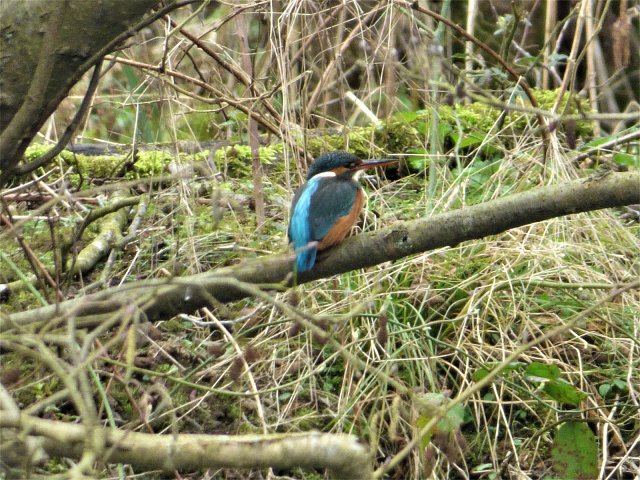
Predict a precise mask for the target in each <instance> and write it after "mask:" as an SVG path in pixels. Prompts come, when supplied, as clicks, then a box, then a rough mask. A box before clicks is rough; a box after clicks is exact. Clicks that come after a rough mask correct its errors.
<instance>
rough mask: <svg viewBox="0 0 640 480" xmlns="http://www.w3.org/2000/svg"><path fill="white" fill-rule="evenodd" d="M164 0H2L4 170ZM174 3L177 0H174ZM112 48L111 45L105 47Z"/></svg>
mask: <svg viewBox="0 0 640 480" xmlns="http://www.w3.org/2000/svg"><path fill="white" fill-rule="evenodd" d="M158 3H160V2H159V0H136V1H131V0H91V1H86V0H66V1H62V0H60V1H58V0H57V1H50V0H30V1H28V2H26V1H24V0H3V1H2V2H0V52H1V53H0V175H2V176H3V177H5V178H6V177H7V176H8V172H10V171H11V170H13V169H14V168H15V166H16V164H17V163H18V161H19V160H20V158H21V156H22V154H23V153H24V151H25V149H26V148H27V146H28V145H29V143H30V142H31V140H32V138H33V137H34V136H35V135H36V133H37V132H38V130H39V129H40V128H41V127H42V125H43V124H44V122H45V121H46V120H47V118H48V117H49V116H50V115H51V114H52V113H53V112H54V111H55V109H56V108H57V106H58V104H59V103H60V102H61V101H62V100H63V99H64V98H65V97H66V95H67V94H68V92H69V90H70V89H71V87H72V86H73V85H74V84H75V83H77V82H78V80H80V78H81V77H82V75H83V74H84V73H85V72H86V71H87V70H89V69H90V68H91V67H92V66H93V65H94V64H95V63H96V62H97V61H98V60H99V59H100V58H101V56H102V55H104V54H106V53H109V51H111V50H113V48H114V47H115V46H116V45H115V43H114V42H121V41H122V40H123V39H124V38H126V37H127V36H130V35H133V34H134V33H135V26H136V25H137V24H139V23H140V22H141V20H142V19H143V17H144V15H145V14H146V13H147V12H148V11H149V10H150V9H151V8H153V7H154V6H156V5H157V4H158ZM169 3H172V2H169ZM105 50H106V51H105Z"/></svg>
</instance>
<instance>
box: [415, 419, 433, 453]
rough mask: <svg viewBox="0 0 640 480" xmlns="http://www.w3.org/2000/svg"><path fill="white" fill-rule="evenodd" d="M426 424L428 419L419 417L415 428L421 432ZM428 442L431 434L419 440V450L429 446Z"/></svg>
mask: <svg viewBox="0 0 640 480" xmlns="http://www.w3.org/2000/svg"><path fill="white" fill-rule="evenodd" d="M427 423H429V417H428V416H426V415H420V416H419V417H418V418H417V420H416V427H418V430H422V428H424V426H425V425H426V424H427ZM430 441H431V433H427V434H426V435H424V436H423V437H422V438H421V439H420V448H421V449H423V450H424V449H425V448H427V445H429V442H430Z"/></svg>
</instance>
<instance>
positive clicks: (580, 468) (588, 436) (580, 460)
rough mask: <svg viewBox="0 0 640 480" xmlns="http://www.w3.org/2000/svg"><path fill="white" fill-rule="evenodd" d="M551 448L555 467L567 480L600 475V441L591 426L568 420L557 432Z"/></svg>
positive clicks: (561, 476) (560, 475)
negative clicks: (598, 441)
mask: <svg viewBox="0 0 640 480" xmlns="http://www.w3.org/2000/svg"><path fill="white" fill-rule="evenodd" d="M553 443H554V446H553V449H552V450H551V457H552V459H553V469H554V470H555V471H556V473H557V474H558V475H559V477H560V478H563V479H565V480H578V479H589V478H597V477H598V443H597V440H596V437H595V435H594V434H593V432H592V431H591V429H590V428H589V426H588V425H587V424H585V423H582V422H566V423H564V424H563V425H562V426H561V427H560V428H559V429H558V432H557V433H556V437H555V439H554V442H553Z"/></svg>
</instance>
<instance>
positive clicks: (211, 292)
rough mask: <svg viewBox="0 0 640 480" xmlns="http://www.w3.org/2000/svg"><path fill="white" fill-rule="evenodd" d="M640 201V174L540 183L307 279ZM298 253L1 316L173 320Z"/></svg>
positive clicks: (272, 272)
mask: <svg viewBox="0 0 640 480" xmlns="http://www.w3.org/2000/svg"><path fill="white" fill-rule="evenodd" d="M634 203H640V173H609V174H607V175H604V176H602V177H600V178H595V179H591V178H590V179H582V180H577V181H574V182H570V183H566V184H562V185H552V186H546V187H540V188H536V189H534V190H530V191H527V192H523V193H518V194H514V195H510V196H507V197H505V198H500V199H498V200H493V201H490V202H485V203H482V204H479V205H474V206H471V207H467V208H463V209H459V210H454V211H451V212H447V213H441V214H439V215H435V216H433V217H431V218H426V219H417V220H412V221H408V222H399V223H397V224H395V225H393V226H391V227H389V228H385V229H381V230H378V231H375V232H369V233H365V234H362V235H358V236H356V237H352V238H349V239H347V240H346V241H345V242H343V243H342V244H341V245H339V246H338V247H336V248H334V249H331V250H330V251H328V252H327V253H326V254H325V255H323V256H322V257H321V258H319V261H318V263H317V264H316V267H315V268H314V269H313V270H312V271H310V272H304V273H303V274H300V275H298V278H297V279H296V280H297V283H306V282H310V281H312V280H316V279H319V278H325V277H329V276H331V275H336V274H339V273H344V272H347V271H350V270H355V269H358V268H365V267H370V266H373V265H377V264H379V263H382V262H386V261H390V260H397V259H400V258H403V257H406V256H409V255H413V254H416V253H421V252H425V251H428V250H432V249H435V248H440V247H444V246H453V245H457V244H459V243H461V242H464V241H466V240H471V239H475V238H483V237H486V236H488V235H495V234H497V233H500V232H503V231H505V230H508V229H510V228H515V227H518V226H522V225H528V224H531V223H534V222H539V221H542V220H547V219H550V218H554V217H558V216H562V215H569V214H573V213H578V212H588V211H591V210H598V209H602V208H610V207H616V206H624V205H630V204H634ZM293 262H294V255H292V254H287V255H276V256H270V257H266V258H260V259H257V260H255V261H250V262H245V263H242V264H239V265H235V266H232V267H227V268H221V269H218V270H214V271H213V272H208V273H203V274H198V275H193V276H190V277H185V278H181V279H168V280H148V281H145V282H137V283H132V284H129V285H123V286H121V287H118V288H113V289H109V290H105V291H103V292H100V293H96V294H94V295H90V296H87V297H82V298H77V299H73V300H69V301H66V302H62V303H60V304H58V305H51V306H47V307H42V308H38V309H35V310H29V311H25V312H19V313H15V314H13V315H9V316H8V317H5V318H3V319H0V332H2V331H6V330H9V329H11V328H14V327H16V326H24V325H29V324H32V323H35V322H41V321H47V320H49V319H52V318H54V317H56V316H58V315H60V314H62V315H66V314H71V313H73V314H74V315H76V316H77V317H83V316H86V317H87V318H86V320H89V321H92V322H96V321H100V316H99V314H101V313H110V312H113V311H114V310H116V309H118V308H120V306H121V305H127V304H131V303H132V302H133V303H136V304H138V305H140V307H141V308H142V309H143V310H144V312H145V314H146V315H147V317H148V318H149V319H152V320H153V319H161V318H170V317H172V316H174V315H176V314H178V313H181V312H191V311H193V310H196V309H197V308H200V307H203V306H206V305H208V304H209V300H210V298H211V297H213V298H215V299H216V300H217V301H219V302H230V301H234V300H238V299H241V298H243V297H247V296H250V295H251V292H250V291H247V290H248V289H246V288H243V287H242V285H243V284H252V286H254V287H255V285H259V286H263V287H264V288H272V289H273V288H285V287H287V286H290V285H292V284H293V282H292V278H291V277H292V275H291V272H292V271H293Z"/></svg>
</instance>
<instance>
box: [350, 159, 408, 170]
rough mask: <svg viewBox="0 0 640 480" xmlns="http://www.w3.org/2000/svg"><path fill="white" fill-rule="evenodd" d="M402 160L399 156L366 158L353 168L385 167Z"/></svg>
mask: <svg viewBox="0 0 640 480" xmlns="http://www.w3.org/2000/svg"><path fill="white" fill-rule="evenodd" d="M399 161H400V160H399V159H397V158H382V159H376V160H365V161H363V162H362V163H361V164H360V165H358V166H357V167H354V168H352V170H366V169H368V168H376V167H384V166H385V165H392V164H394V163H398V162H399Z"/></svg>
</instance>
